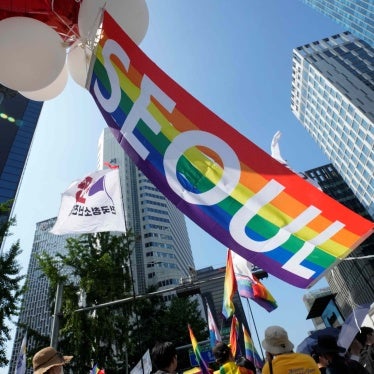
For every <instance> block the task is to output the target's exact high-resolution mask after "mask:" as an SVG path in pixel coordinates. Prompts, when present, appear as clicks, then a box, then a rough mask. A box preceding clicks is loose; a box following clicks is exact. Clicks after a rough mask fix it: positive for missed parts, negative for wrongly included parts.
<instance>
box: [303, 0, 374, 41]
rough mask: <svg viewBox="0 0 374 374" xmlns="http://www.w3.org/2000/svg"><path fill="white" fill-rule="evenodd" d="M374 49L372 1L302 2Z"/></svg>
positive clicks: (373, 6) (328, 0) (310, 0)
mask: <svg viewBox="0 0 374 374" xmlns="http://www.w3.org/2000/svg"><path fill="white" fill-rule="evenodd" d="M302 1H303V2H304V3H305V4H308V5H310V6H311V7H312V8H314V9H316V10H317V11H318V12H320V13H322V14H324V15H326V16H328V17H330V18H332V19H333V20H334V21H335V22H337V23H338V24H339V25H342V26H343V27H345V28H346V30H348V31H350V32H351V33H352V34H354V35H356V36H357V37H358V38H360V39H363V40H365V41H366V42H367V43H369V44H370V45H371V46H372V47H373V48H374V26H373V19H374V3H373V1H372V0H302Z"/></svg>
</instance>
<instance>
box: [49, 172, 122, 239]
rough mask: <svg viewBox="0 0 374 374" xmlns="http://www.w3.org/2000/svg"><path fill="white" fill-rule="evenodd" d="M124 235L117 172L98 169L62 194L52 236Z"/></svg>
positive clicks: (77, 181)
mask: <svg viewBox="0 0 374 374" xmlns="http://www.w3.org/2000/svg"><path fill="white" fill-rule="evenodd" d="M103 231H121V232H125V231H126V227H125V218H124V214H123V205H122V193H121V185H120V179H119V170H118V169H105V170H98V171H96V172H94V173H92V174H90V175H88V176H86V177H84V178H82V179H79V180H76V181H74V182H73V183H72V184H71V185H70V187H69V188H68V189H67V190H66V191H65V192H64V193H63V194H62V198H61V207H60V211H59V213H58V217H57V221H56V223H55V225H54V226H53V228H52V230H51V231H50V232H51V233H52V234H56V235H64V234H76V233H77V234H88V233H95V232H103Z"/></svg>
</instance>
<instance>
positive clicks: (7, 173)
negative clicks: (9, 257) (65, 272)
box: [0, 85, 43, 247]
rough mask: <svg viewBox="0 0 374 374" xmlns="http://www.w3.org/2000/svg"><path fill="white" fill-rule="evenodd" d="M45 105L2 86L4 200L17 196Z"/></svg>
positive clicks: (0, 179)
mask: <svg viewBox="0 0 374 374" xmlns="http://www.w3.org/2000/svg"><path fill="white" fill-rule="evenodd" d="M42 106H43V103H42V102H38V101H32V100H29V99H26V98H25V97H23V96H22V95H21V94H19V93H18V92H16V91H13V90H10V89H8V88H6V87H4V86H2V85H0V203H3V202H5V201H8V200H11V199H15V198H16V195H17V189H18V186H19V183H20V181H21V178H22V174H23V170H24V167H25V163H26V161H27V156H28V153H29V149H30V145H31V142H32V138H33V136H34V131H35V128H36V124H37V122H38V119H39V115H40V111H41V109H42ZM8 218H9V214H7V215H3V216H2V217H1V219H2V220H7V219H8ZM0 247H1V242H0Z"/></svg>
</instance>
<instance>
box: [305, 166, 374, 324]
mask: <svg viewBox="0 0 374 374" xmlns="http://www.w3.org/2000/svg"><path fill="white" fill-rule="evenodd" d="M372 170H373V169H372ZM305 174H306V175H307V176H308V177H309V178H311V179H312V180H314V181H316V182H317V183H318V184H319V185H320V187H321V189H322V191H323V192H325V193H326V194H328V195H329V196H331V197H332V198H334V199H335V200H337V201H339V202H340V203H341V204H343V205H345V206H346V207H347V208H349V209H351V210H353V211H355V212H356V213H358V214H360V215H362V216H363V217H365V218H368V219H370V216H369V214H368V212H367V210H366V209H365V208H364V206H363V205H362V204H361V203H360V202H359V201H358V199H357V198H356V196H355V195H354V194H353V192H352V190H351V189H350V188H349V186H348V184H347V183H345V181H344V180H343V178H342V177H341V176H340V175H339V173H338V172H337V170H336V169H335V168H334V166H333V165H332V164H328V165H324V166H320V167H318V168H315V169H311V170H307V171H306V172H305ZM373 252H374V235H372V236H371V237H369V238H368V239H366V240H365V241H364V242H363V243H362V244H361V245H360V246H359V247H358V248H357V249H355V250H354V251H353V252H352V253H351V254H350V255H349V256H348V258H346V259H344V260H343V261H341V262H340V264H338V265H337V266H336V267H334V268H333V269H332V270H330V271H329V272H328V273H327V274H326V279H327V282H328V284H329V286H330V289H331V292H332V293H333V294H335V295H336V297H335V300H336V303H337V305H338V307H339V310H340V311H341V313H342V314H343V316H344V317H347V316H348V315H349V314H350V313H351V311H352V308H353V306H354V305H360V304H366V303H372V302H373V300H374V286H373V282H372V280H373V279H374V258H372V257H371V256H372V255H373Z"/></svg>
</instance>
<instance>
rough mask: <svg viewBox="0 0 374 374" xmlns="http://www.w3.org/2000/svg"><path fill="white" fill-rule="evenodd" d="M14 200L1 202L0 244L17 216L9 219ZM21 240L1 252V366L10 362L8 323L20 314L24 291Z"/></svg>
mask: <svg viewBox="0 0 374 374" xmlns="http://www.w3.org/2000/svg"><path fill="white" fill-rule="evenodd" d="M11 204H12V202H8V203H5V204H0V245H1V243H2V242H3V240H4V239H5V238H6V237H7V236H8V235H9V229H10V227H12V226H14V225H15V218H11V219H9V220H8V219H7V217H8V214H9V211H10V207H11ZM21 252H22V251H21V249H20V244H19V241H17V242H15V243H14V244H12V245H11V246H10V248H9V250H8V251H4V252H1V253H0V367H2V366H5V365H7V364H8V360H7V358H6V343H7V341H9V340H10V334H9V333H10V327H9V326H8V325H7V324H6V323H7V321H9V320H11V318H12V317H13V316H16V315H17V314H18V310H19V302H20V300H21V296H22V294H23V291H24V287H23V286H22V285H21V283H22V280H23V279H24V275H20V271H21V266H20V265H19V263H18V262H17V257H18V256H19V255H20V254H21Z"/></svg>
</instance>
